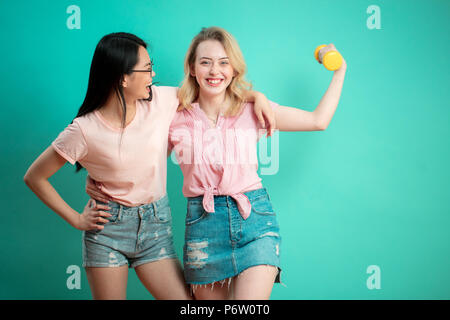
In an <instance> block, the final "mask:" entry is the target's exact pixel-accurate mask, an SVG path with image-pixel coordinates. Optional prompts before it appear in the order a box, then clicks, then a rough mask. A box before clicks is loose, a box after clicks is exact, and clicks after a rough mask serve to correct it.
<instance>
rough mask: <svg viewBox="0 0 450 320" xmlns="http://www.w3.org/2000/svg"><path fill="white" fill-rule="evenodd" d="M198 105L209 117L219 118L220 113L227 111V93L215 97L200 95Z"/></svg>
mask: <svg viewBox="0 0 450 320" xmlns="http://www.w3.org/2000/svg"><path fill="white" fill-rule="evenodd" d="M198 104H199V105H200V108H202V110H203V111H204V112H205V113H206V115H207V116H208V117H217V116H218V115H219V113H221V112H224V111H225V110H226V108H227V104H228V99H227V98H226V95H225V93H224V94H222V95H215V96H208V95H202V94H201V93H200V94H199V96H198Z"/></svg>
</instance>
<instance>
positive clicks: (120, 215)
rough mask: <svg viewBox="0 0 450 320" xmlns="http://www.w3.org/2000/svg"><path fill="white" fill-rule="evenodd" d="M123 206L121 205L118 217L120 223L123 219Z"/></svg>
mask: <svg viewBox="0 0 450 320" xmlns="http://www.w3.org/2000/svg"><path fill="white" fill-rule="evenodd" d="M122 207H123V206H122V205H121V204H119V214H118V216H117V221H120V219H121V218H122Z"/></svg>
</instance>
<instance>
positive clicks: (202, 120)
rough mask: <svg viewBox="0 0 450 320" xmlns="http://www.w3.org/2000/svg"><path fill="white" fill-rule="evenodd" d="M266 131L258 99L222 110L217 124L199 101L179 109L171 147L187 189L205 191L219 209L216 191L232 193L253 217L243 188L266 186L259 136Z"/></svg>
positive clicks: (190, 193)
mask: <svg viewBox="0 0 450 320" xmlns="http://www.w3.org/2000/svg"><path fill="white" fill-rule="evenodd" d="M270 104H271V106H272V108H275V107H276V106H277V104H276V103H274V102H270ZM263 133H264V130H262V128H261V126H260V124H259V121H258V119H257V118H256V115H255V114H254V111H253V103H246V104H245V105H243V108H242V110H241V112H240V113H239V114H238V115H237V116H234V117H223V116H219V119H218V121H217V125H216V127H213V126H212V124H211V122H210V121H209V120H208V118H207V116H206V114H205V113H204V112H203V110H202V109H201V108H200V106H199V104H198V103H193V104H192V108H191V109H184V110H182V111H180V112H177V113H176V114H175V117H174V119H173V121H172V124H171V125H170V130H169V148H171V149H172V148H173V150H174V151H175V154H176V157H177V160H178V163H179V165H180V168H181V171H182V172H183V176H184V183H183V195H184V196H185V197H196V196H201V195H203V196H204V197H203V207H204V209H205V211H206V212H214V195H229V196H231V197H233V198H234V199H235V200H236V202H237V204H238V208H239V212H240V213H241V215H242V217H243V218H244V219H247V218H248V216H249V215H250V212H251V204H250V201H249V200H248V198H247V197H246V196H245V195H244V194H243V193H244V192H247V191H251V190H256V189H259V188H262V184H261V178H260V177H259V176H258V173H257V171H258V158H257V142H258V139H259V138H260V137H261V136H262V135H263Z"/></svg>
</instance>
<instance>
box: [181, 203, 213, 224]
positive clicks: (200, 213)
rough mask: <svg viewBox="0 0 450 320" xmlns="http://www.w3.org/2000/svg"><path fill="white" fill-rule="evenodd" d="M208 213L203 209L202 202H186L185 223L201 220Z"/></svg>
mask: <svg viewBox="0 0 450 320" xmlns="http://www.w3.org/2000/svg"><path fill="white" fill-rule="evenodd" d="M207 214H208V213H207V212H206V211H205V209H203V204H202V203H201V202H200V203H191V202H188V205H187V213H186V225H187V226H190V225H193V224H194V223H197V222H199V221H200V220H202V219H203V218H204V217H205V216H206V215H207Z"/></svg>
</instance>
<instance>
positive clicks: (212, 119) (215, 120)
mask: <svg viewBox="0 0 450 320" xmlns="http://www.w3.org/2000/svg"><path fill="white" fill-rule="evenodd" d="M208 119H209V120H211V121H212V122H213V123H214V125H216V123H217V118H215V119H214V118H211V117H210V116H208Z"/></svg>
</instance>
